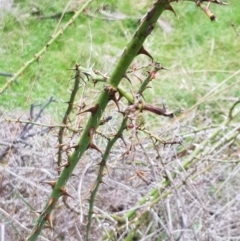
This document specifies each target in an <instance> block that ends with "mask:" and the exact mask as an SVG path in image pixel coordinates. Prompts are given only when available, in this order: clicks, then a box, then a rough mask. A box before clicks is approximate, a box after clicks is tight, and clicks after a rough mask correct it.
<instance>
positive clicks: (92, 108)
mask: <svg viewBox="0 0 240 241" xmlns="http://www.w3.org/2000/svg"><path fill="white" fill-rule="evenodd" d="M97 110H98V104H96V105H95V106H93V107H91V108H89V109H87V110H84V111H80V112H79V113H78V114H77V115H80V114H83V113H86V112H91V114H92V115H94V114H95V113H96V112H97Z"/></svg>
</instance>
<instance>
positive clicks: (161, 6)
mask: <svg viewBox="0 0 240 241" xmlns="http://www.w3.org/2000/svg"><path fill="white" fill-rule="evenodd" d="M167 5H168V1H160V0H158V1H155V3H154V4H153V5H152V7H151V9H150V10H149V11H148V12H147V14H146V16H145V17H144V18H143V19H142V21H141V24H140V26H139V27H138V29H137V31H136V33H135V35H134V36H133V38H132V39H131V41H130V42H129V43H128V45H127V47H126V49H125V50H124V51H123V54H122V56H121V57H120V59H119V61H118V63H117V65H116V67H115V68H114V71H113V73H112V75H111V76H110V78H109V82H108V85H109V86H110V87H111V88H117V87H118V85H119V83H120V81H121V80H122V78H123V77H124V75H125V74H126V71H127V69H128V67H129V65H130V64H131V62H132V61H133V59H134V58H135V56H136V55H137V54H138V52H139V50H140V49H141V47H142V45H143V43H144V41H145V39H146V38H147V37H148V35H149V34H150V33H151V31H152V30H153V28H154V24H155V23H156V21H157V20H158V18H159V16H160V15H161V13H162V12H163V11H164V10H165V9H166V7H167ZM7 86H8V85H7ZM5 89H6V87H5ZM110 100H111V93H110V92H108V91H106V89H104V90H103V91H102V92H101V94H100V96H99V98H98V101H97V104H96V105H95V106H94V108H93V109H92V115H91V116H90V118H89V120H88V122H87V124H86V126H85V130H84V131H83V133H82V135H81V137H80V140H79V142H78V145H77V147H76V149H75V150H74V151H73V152H72V154H71V155H69V157H68V162H69V165H68V166H66V167H65V168H64V169H63V171H62V172H61V174H60V176H59V178H58V179H57V181H56V184H55V185H54V187H53V190H52V193H51V195H50V197H49V200H48V202H47V203H46V205H45V208H44V209H43V212H42V214H41V215H40V217H39V218H38V220H37V223H36V225H35V226H34V227H33V230H32V233H31V234H30V236H29V238H28V239H27V240H28V241H34V240H36V239H37V237H38V235H39V234H40V232H41V230H42V228H43V225H44V223H45V222H46V221H49V217H50V214H51V211H52V210H53V208H54V206H55V204H56V202H57V201H58V199H59V198H60V197H61V196H62V195H64V193H63V191H62V190H63V188H65V185H66V183H67V181H68V179H69V178H70V176H71V174H72V172H73V170H74V168H75V167H76V165H77V163H78V162H79V160H80V158H81V157H82V155H83V153H84V152H85V151H86V150H87V148H88V147H91V146H92V147H93V143H92V140H91V138H92V135H93V134H94V130H96V129H97V127H98V125H99V123H100V121H101V117H102V114H103V112H104V110H105V108H106V106H107V104H108V102H109V101H110ZM90 131H91V135H90ZM92 133H93V134H92ZM89 145H90V146H89ZM95 147H96V146H95ZM95 149H96V148H95Z"/></svg>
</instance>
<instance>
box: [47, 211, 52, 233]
mask: <svg viewBox="0 0 240 241" xmlns="http://www.w3.org/2000/svg"><path fill="white" fill-rule="evenodd" d="M45 219H46V221H47V222H48V223H49V226H50V228H51V229H52V227H53V225H52V219H51V215H50V213H49V214H47V215H46V217H45Z"/></svg>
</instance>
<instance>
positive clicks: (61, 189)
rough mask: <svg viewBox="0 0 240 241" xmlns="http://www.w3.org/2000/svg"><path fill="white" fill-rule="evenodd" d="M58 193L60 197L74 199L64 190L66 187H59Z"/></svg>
mask: <svg viewBox="0 0 240 241" xmlns="http://www.w3.org/2000/svg"><path fill="white" fill-rule="evenodd" d="M60 192H61V195H62V196H68V197H71V198H72V199H74V198H73V197H72V196H71V195H70V194H69V193H68V192H67V190H66V187H61V188H60Z"/></svg>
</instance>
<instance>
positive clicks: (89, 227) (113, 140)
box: [86, 117, 128, 241]
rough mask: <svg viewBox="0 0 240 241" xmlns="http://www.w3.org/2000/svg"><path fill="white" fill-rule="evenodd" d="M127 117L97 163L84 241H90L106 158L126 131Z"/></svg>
mask: <svg viewBox="0 0 240 241" xmlns="http://www.w3.org/2000/svg"><path fill="white" fill-rule="evenodd" d="M127 120H128V118H127V117H124V119H123V121H122V124H121V126H120V128H119V130H118V132H117V134H116V135H115V136H114V137H113V138H112V139H111V140H110V141H109V142H108V144H107V147H106V149H105V152H104V154H103V156H102V161H101V162H100V163H99V170H98V175H97V179H96V183H95V186H94V188H93V190H92V192H91V197H90V201H89V211H88V224H87V234H86V241H88V240H90V239H89V238H90V229H91V223H92V214H93V208H94V201H95V197H96V194H97V191H98V188H99V186H100V184H101V183H102V177H103V171H104V168H105V167H106V162H107V159H108V156H109V154H110V151H111V149H112V147H113V145H114V144H115V142H116V141H117V140H118V139H119V138H120V137H121V135H122V133H123V131H124V130H125V129H126V126H127Z"/></svg>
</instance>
